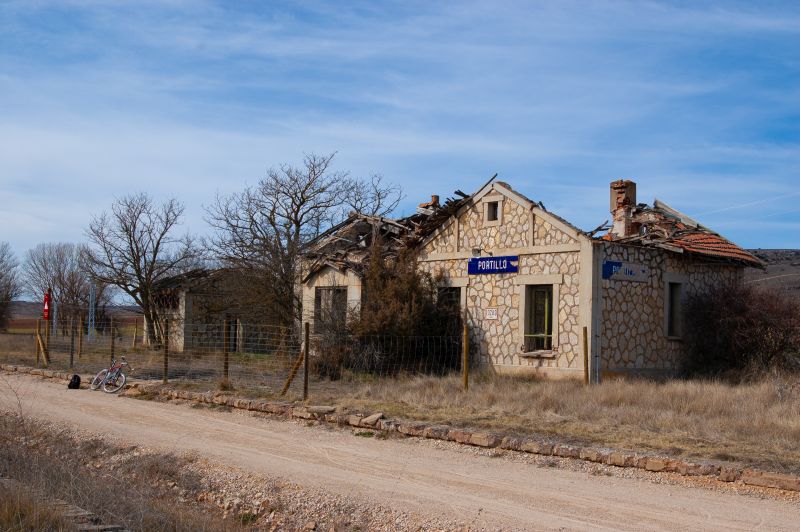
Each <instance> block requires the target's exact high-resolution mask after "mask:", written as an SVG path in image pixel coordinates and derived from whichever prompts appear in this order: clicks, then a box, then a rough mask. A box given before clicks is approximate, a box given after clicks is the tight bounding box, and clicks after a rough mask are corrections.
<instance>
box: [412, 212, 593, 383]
mask: <svg viewBox="0 0 800 532" xmlns="http://www.w3.org/2000/svg"><path fill="white" fill-rule="evenodd" d="M502 208H503V211H502V212H503V216H502V224H501V225H494V226H487V224H485V223H484V219H483V218H484V214H483V204H482V203H480V202H479V203H478V204H476V205H474V206H472V207H471V208H469V209H467V210H465V211H464V212H462V213H461V214H460V217H459V223H458V224H455V223H451V224H449V226H447V227H446V228H445V229H444V230H442V231H441V232H440V233H439V234H437V235H436V236H435V237H434V238H433V239H431V241H430V242H429V243H428V244H427V245H426V246H424V248H423V249H422V250H421V253H420V259H421V260H420V263H419V267H420V269H421V270H423V271H427V272H430V273H431V274H433V275H436V274H438V273H442V274H443V276H444V277H445V279H447V280H449V281H450V282H452V284H453V285H458V286H462V285H463V284H464V282H465V281H466V282H468V283H469V286H468V287H466V288H463V287H462V291H463V290H467V295H466V305H467V310H468V324H469V327H470V331H471V341H472V344H473V345H474V346H477V356H478V357H479V361H480V363H481V364H482V365H492V366H493V367H495V368H497V369H509V370H514V369H528V370H533V369H535V368H542V369H554V370H555V369H566V368H569V369H575V370H578V369H580V368H582V362H581V357H580V348H581V339H580V326H579V307H580V301H579V296H578V283H579V264H580V261H579V251H577V249H576V250H573V251H564V252H555V253H554V252H549V253H532V252H531V250H530V248H531V247H533V246H551V245H557V244H577V240H576V239H575V237H573V236H571V235H569V234H567V233H565V232H563V231H561V230H560V229H559V228H557V227H555V226H554V225H553V224H551V223H549V222H548V221H547V220H546V219H544V218H543V217H541V216H536V217H532V216H531V211H530V210H529V208H528V207H526V206H523V205H520V204H519V203H517V202H516V201H514V200H512V199H510V198H508V197H505V198H503V201H502ZM532 218H533V222H534V226H533V231H531V225H530V224H531V221H532ZM456 228H458V229H459V233H460V234H456ZM532 233H533V234H532ZM532 238H533V242H532V241H531V240H532ZM456 239H459V242H458V243H459V245H458V246H456ZM474 248H480V249H481V250H482V252H481V254H482V256H488V255H489V254H490V253H492V252H493V251H494V250H500V249H502V250H507V251H509V253H511V254H518V255H519V256H520V260H519V272H518V273H516V274H514V273H507V274H492V275H470V276H468V275H467V261H468V258H469V257H468V254H469V251H470V250H472V249H474ZM516 250H519V251H516ZM459 251H460V252H461V255H459V256H458V257H457V258H452V255H453V254H457V252H459ZM444 254H447V255H444ZM437 256H442V257H443V258H441V259H439V260H433V259H436V257H437ZM445 257H446V258H445ZM558 274H560V275H561V276H562V278H563V282H562V283H561V284H560V285H559V288H558V292H559V301H558V306H557V307H556V308H557V312H556V308H554V316H553V318H554V326H556V327H557V328H558V344H557V345H555V346H554V348H553V350H552V351H551V352H547V353H541V354H537V356H531V355H527V356H523V352H522V344H523V338H522V331H520V326H519V318H520V312H522V311H523V310H522V309H521V304H522V302H521V301H520V295H519V291H520V286H519V285H518V284H515V282H514V280H515V279H516V278H517V276H518V275H519V276H522V275H558ZM459 283H460V284H459ZM462 300H463V298H462ZM488 307H494V308H497V310H498V319H497V320H485V319H484V309H486V308H488ZM554 332H555V329H554Z"/></svg>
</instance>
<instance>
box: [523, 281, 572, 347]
mask: <svg viewBox="0 0 800 532" xmlns="http://www.w3.org/2000/svg"><path fill="white" fill-rule="evenodd" d="M563 282H564V275H562V274H560V273H557V274H550V275H518V276H516V277H515V278H514V284H515V285H517V287H518V288H517V294H518V295H519V320H518V323H517V327H518V329H517V334H518V338H517V341H518V342H519V345H520V352H521V355H520V356H524V357H536V356H539V353H542V355H543V356H544V357H547V356H548V355H547V353H552V352H553V351H556V352H557V351H558V346H559V343H558V333H559V329H560V328H561V323H560V320H559V319H558V314H559V309H560V307H561V283H563ZM532 284H545V285H547V284H549V285H552V286H553V304H552V306H551V308H550V310H551V312H552V313H553V315H552V318H551V323H552V325H553V334H552V336H553V338H552V349H548V350H546V351H541V352H540V351H523V350H522V349H523V348H524V346H525V308H526V307H527V306H528V301H527V299H528V291H527V290H526V289H525V288H526V287H527V286H528V285H532Z"/></svg>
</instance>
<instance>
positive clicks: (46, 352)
mask: <svg viewBox="0 0 800 532" xmlns="http://www.w3.org/2000/svg"><path fill="white" fill-rule="evenodd" d="M42 358H43V359H44V365H45V366H47V365H48V363H49V361H50V320H45V322H44V349H42Z"/></svg>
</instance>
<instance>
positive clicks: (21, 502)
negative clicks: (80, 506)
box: [0, 485, 75, 532]
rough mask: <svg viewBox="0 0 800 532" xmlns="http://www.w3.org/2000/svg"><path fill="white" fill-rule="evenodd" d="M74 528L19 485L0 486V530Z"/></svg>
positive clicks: (45, 531) (25, 531) (23, 531)
mask: <svg viewBox="0 0 800 532" xmlns="http://www.w3.org/2000/svg"><path fill="white" fill-rule="evenodd" d="M74 529H75V528H74V527H73V526H72V525H71V524H70V523H68V522H67V521H66V520H65V519H64V518H63V517H61V516H60V515H58V514H57V513H56V512H54V511H53V510H52V509H50V508H47V507H46V506H44V505H42V503H41V501H39V500H36V499H35V498H33V497H31V495H30V494H29V493H27V491H26V490H25V489H24V488H23V487H22V486H20V485H14V486H6V485H0V530H4V531H6V532H40V531H41V532H49V531H55V530H58V531H62V530H74Z"/></svg>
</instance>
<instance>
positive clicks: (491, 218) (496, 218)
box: [483, 196, 503, 226]
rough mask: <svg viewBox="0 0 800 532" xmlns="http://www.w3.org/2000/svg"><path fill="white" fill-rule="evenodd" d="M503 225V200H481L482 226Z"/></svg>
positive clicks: (495, 197)
mask: <svg viewBox="0 0 800 532" xmlns="http://www.w3.org/2000/svg"><path fill="white" fill-rule="evenodd" d="M502 223H503V200H502V197H498V196H494V197H487V198H484V200H483V224H484V226H493V225H500V224H502Z"/></svg>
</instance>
